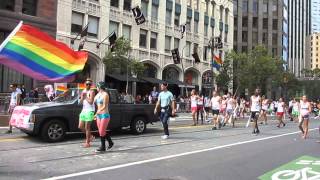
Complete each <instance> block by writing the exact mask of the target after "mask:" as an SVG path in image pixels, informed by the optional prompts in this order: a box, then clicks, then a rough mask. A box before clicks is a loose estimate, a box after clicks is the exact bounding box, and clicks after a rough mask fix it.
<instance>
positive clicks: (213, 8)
mask: <svg viewBox="0 0 320 180" xmlns="http://www.w3.org/2000/svg"><path fill="white" fill-rule="evenodd" d="M215 9H216V3H215V2H214V1H212V10H211V16H212V17H214V15H215V14H214V13H215Z"/></svg>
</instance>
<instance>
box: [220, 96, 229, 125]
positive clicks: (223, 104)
mask: <svg viewBox="0 0 320 180" xmlns="http://www.w3.org/2000/svg"><path fill="white" fill-rule="evenodd" d="M226 109H227V96H226V95H223V96H222V100H221V104H220V114H221V115H222V116H221V117H222V120H221V124H222V126H223V127H224V126H226V123H227V119H226Z"/></svg>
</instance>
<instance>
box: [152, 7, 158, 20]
mask: <svg viewBox="0 0 320 180" xmlns="http://www.w3.org/2000/svg"><path fill="white" fill-rule="evenodd" d="M151 19H152V20H153V21H158V6H156V5H152V11H151Z"/></svg>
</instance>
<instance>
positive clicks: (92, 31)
mask: <svg viewBox="0 0 320 180" xmlns="http://www.w3.org/2000/svg"><path fill="white" fill-rule="evenodd" d="M88 22H89V27H88V36H89V37H94V38H97V37H98V31H99V18H97V17H94V16H89V17H88Z"/></svg>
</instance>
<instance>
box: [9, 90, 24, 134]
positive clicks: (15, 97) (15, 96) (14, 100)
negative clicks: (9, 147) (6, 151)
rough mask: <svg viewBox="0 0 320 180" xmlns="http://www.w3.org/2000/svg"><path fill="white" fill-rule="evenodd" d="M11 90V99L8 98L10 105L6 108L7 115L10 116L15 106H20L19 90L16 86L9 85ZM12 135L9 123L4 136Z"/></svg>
mask: <svg viewBox="0 0 320 180" xmlns="http://www.w3.org/2000/svg"><path fill="white" fill-rule="evenodd" d="M10 90H11V97H10V104H9V108H8V114H9V115H10V116H11V115H12V113H13V110H14V108H15V107H16V106H19V105H21V90H20V89H18V86H17V84H11V85H10ZM11 133H12V126H11V124H10V121H9V129H8V131H6V134H11Z"/></svg>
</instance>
